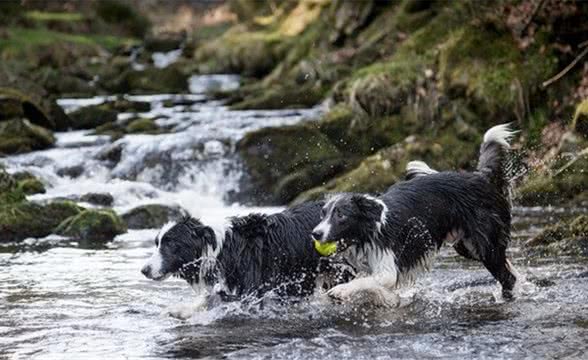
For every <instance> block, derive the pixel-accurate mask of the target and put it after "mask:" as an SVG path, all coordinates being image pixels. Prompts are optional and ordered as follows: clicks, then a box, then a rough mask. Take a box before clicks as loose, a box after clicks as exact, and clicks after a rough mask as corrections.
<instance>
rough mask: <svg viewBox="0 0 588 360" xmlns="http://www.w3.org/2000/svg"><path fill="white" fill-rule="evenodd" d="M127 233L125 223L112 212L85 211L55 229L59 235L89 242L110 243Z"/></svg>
mask: <svg viewBox="0 0 588 360" xmlns="http://www.w3.org/2000/svg"><path fill="white" fill-rule="evenodd" d="M126 231H127V227H126V225H125V223H124V222H123V221H122V220H121V218H120V217H118V215H116V213H115V212H114V211H112V210H84V211H82V212H80V213H79V214H77V215H74V216H71V217H69V218H67V219H65V220H64V221H63V222H61V223H60V224H59V226H57V228H56V229H55V233H56V234H58V235H63V236H67V237H72V238H74V239H82V240H89V241H110V240H112V239H114V237H115V236H117V235H120V234H123V233H125V232H126Z"/></svg>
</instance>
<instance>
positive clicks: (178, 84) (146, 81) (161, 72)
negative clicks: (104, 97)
mask: <svg viewBox="0 0 588 360" xmlns="http://www.w3.org/2000/svg"><path fill="white" fill-rule="evenodd" d="M101 85H102V86H103V87H104V88H105V89H107V90H109V91H113V92H115V93H117V94H125V93H135V94H141V93H151V94H152V93H181V92H186V91H187V90H188V77H187V76H186V74H184V73H183V72H181V71H180V70H178V69H177V68H176V67H174V66H173V64H172V65H170V66H168V67H166V68H163V69H158V68H155V67H149V68H147V69H145V70H127V71H125V72H123V73H122V74H120V75H119V76H118V77H117V78H115V79H111V80H106V81H105V82H103V83H102V84H101Z"/></svg>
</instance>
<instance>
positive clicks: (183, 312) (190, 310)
mask: <svg viewBox="0 0 588 360" xmlns="http://www.w3.org/2000/svg"><path fill="white" fill-rule="evenodd" d="M207 300H208V295H204V294H202V295H198V296H197V297H196V299H194V302H192V303H184V304H176V305H172V306H170V307H168V308H167V309H165V314H167V315H169V316H171V317H173V318H176V319H180V320H186V319H189V318H191V317H192V316H193V315H194V314H195V313H197V312H199V311H202V310H206V308H207V303H208V301H207Z"/></svg>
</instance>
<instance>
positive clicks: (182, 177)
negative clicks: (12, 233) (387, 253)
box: [0, 76, 588, 359]
mask: <svg viewBox="0 0 588 360" xmlns="http://www.w3.org/2000/svg"><path fill="white" fill-rule="evenodd" d="M237 81H238V80H237V79H236V78H234V77H230V76H216V77H210V76H208V77H195V78H193V79H192V94H188V95H184V96H171V95H161V96H141V97H133V99H137V100H145V101H150V102H151V103H152V104H153V109H152V110H151V112H150V113H149V114H144V115H146V116H151V117H157V118H158V119H157V122H158V124H159V125H160V126H166V127H168V128H170V129H172V133H170V134H163V135H129V136H126V137H124V138H122V139H121V140H119V141H117V142H115V143H114V144H112V143H110V141H109V139H108V138H105V137H101V136H90V135H88V134H87V132H73V133H63V134H57V137H58V145H57V147H56V148H54V149H51V150H47V151H39V152H34V153H30V154H25V155H19V156H13V157H9V158H6V159H2V160H3V161H4V162H5V163H6V165H7V167H8V169H9V171H10V172H15V171H19V170H28V171H31V172H33V173H34V174H35V175H37V176H39V177H41V179H42V180H43V181H44V182H45V183H46V185H47V188H48V189H47V190H48V191H47V193H46V194H43V195H35V196H32V197H30V200H34V201H47V200H48V199H52V198H58V197H71V196H75V195H81V194H85V193H88V192H109V193H111V194H112V195H113V196H114V199H115V204H114V207H115V210H116V211H118V212H121V213H122V212H124V211H126V210H128V209H130V208H132V207H135V206H137V205H140V204H148V203H164V204H179V205H181V206H183V207H184V208H185V209H187V210H188V211H190V213H191V214H192V215H194V216H199V217H202V218H203V219H204V220H205V221H208V222H220V221H222V219H223V218H224V217H226V216H231V215H236V214H243V213H247V212H250V211H263V212H272V211H276V210H279V209H276V208H251V207H247V206H243V205H239V204H238V203H232V201H233V200H231V199H232V198H233V195H234V194H238V193H239V190H240V188H241V186H242V185H243V183H245V182H246V179H243V175H242V171H241V168H240V164H239V161H238V159H237V158H236V156H235V154H234V145H235V143H236V141H238V139H239V138H241V137H242V136H243V135H244V134H245V133H246V132H248V131H251V130H254V129H258V128H261V127H265V126H275V125H282V124H293V123H297V122H299V121H311V120H310V119H311V118H312V117H313V115H315V114H316V112H317V111H320V110H318V109H309V110H300V111H298V110H285V111H238V112H236V111H229V110H227V109H226V108H224V107H223V106H222V105H221V104H220V103H219V102H215V101H208V100H206V98H205V96H204V95H203V92H204V91H205V90H206V89H207V88H209V87H210V86H216V87H224V88H231V87H234V86H237V85H236V84H237ZM170 99H172V100H174V99H175V100H176V101H177V102H178V104H184V105H177V106H175V107H171V108H170V107H164V106H163V102H164V101H165V100H170ZM186 99H189V100H192V101H195V103H194V104H192V105H185V102H184V101H183V100H186ZM103 100H104V99H102V98H94V99H84V100H72V99H69V100H68V99H64V100H62V101H61V102H60V103H61V105H62V106H63V107H64V108H65V109H66V110H68V111H69V110H72V109H75V108H76V107H79V106H84V105H88V104H91V103H99V102H101V101H103ZM125 116H126V115H124V114H123V115H121V121H124V119H125ZM113 147H120V148H121V149H122V152H121V161H120V162H119V163H118V164H117V165H116V166H114V167H112V166H109V165H108V163H107V162H106V161H105V160H99V159H101V158H103V157H102V156H101V154H104V153H105V152H108V151H109V150H112V149H113ZM161 154H164V156H163V157H162V155H161ZM75 166H81V167H82V168H83V172H82V175H81V176H80V177H79V178H77V179H71V178H69V177H68V176H65V175H59V174H63V172H62V171H60V170H63V169H64V168H71V167H75ZM569 211H573V212H579V211H585V209H554V208H543V209H539V208H532V209H530V208H517V209H516V216H515V219H514V223H515V236H514V241H513V247H512V249H511V252H510V253H511V256H512V258H513V263H514V264H515V266H517V268H518V269H519V272H520V273H521V274H523V275H524V277H526V279H527V280H526V281H525V282H524V283H523V285H522V286H521V289H520V294H519V295H518V297H517V299H516V300H515V301H512V302H504V301H502V300H501V299H500V297H499V296H498V294H499V290H498V287H497V286H496V285H495V283H494V282H493V281H492V280H491V278H490V275H489V274H488V273H487V272H486V271H485V270H484V269H482V267H481V266H480V265H478V264H476V263H473V262H469V261H463V260H462V259H461V258H459V257H457V256H456V255H455V254H454V252H453V251H452V250H451V249H449V248H445V249H443V251H442V252H441V254H440V255H439V257H438V259H437V261H436V263H435V265H434V267H433V269H432V271H431V272H430V273H428V274H424V275H423V276H422V277H421V278H420V279H419V280H418V282H417V283H416V284H415V286H414V287H412V288H410V289H405V290H403V291H402V293H401V294H402V299H403V305H402V307H400V308H398V309H394V310H386V311H384V310H370V311H368V310H362V311H354V310H353V309H348V308H345V307H343V306H330V307H329V306H325V305H322V304H319V303H318V301H315V300H313V299H309V300H306V301H303V302H301V303H299V304H295V305H291V306H288V307H285V306H283V305H273V304H272V303H269V302H268V303H264V305H263V306H258V305H248V306H245V305H239V304H226V305H223V306H220V307H218V308H215V309H213V310H209V311H203V312H200V313H197V314H196V315H195V316H194V317H193V318H191V319H190V320H188V321H179V320H175V319H172V318H169V317H168V316H166V315H165V314H164V313H163V311H164V309H165V308H166V307H167V306H170V305H173V304H177V303H180V302H189V301H190V299H191V297H192V290H191V289H189V288H188V287H187V286H186V284H185V283H183V282H182V281H179V280H176V279H170V280H168V281H166V282H163V283H155V282H152V281H149V280H147V279H145V278H144V277H143V276H142V275H141V273H140V272H139V269H140V267H141V265H142V263H143V262H144V261H145V259H146V258H147V257H148V256H149V255H150V253H151V251H152V246H153V238H154V236H155V234H156V230H155V229H153V230H140V231H137V230H135V231H130V232H129V233H127V234H124V235H121V236H119V237H117V238H115V239H114V240H113V241H112V242H111V243H109V244H108V245H106V246H102V247H98V248H97V247H96V246H91V245H89V244H86V243H84V242H76V241H71V240H68V239H64V238H60V237H56V236H50V237H48V238H45V239H29V240H26V241H25V242H23V243H20V244H2V245H0V314H1V315H0V359H1V358H15V359H19V358H23V359H25V358H26V359H37V358H38V359H64V358H67V359H86V358H110V359H119V358H131V359H132V358H146V359H160V358H210V359H214V358H229V359H233V358H234V359H238V358H260V359H270V358H276V359H319V358H320V359H362V358H365V359H372V358H381V359H387V358H403V359H421V358H451V359H456V358H457V359H461V358H463V359H470V358H504V359H538V358H571V359H574V358H577V359H581V358H584V359H585V358H587V356H588V355H586V352H587V351H588V299H587V295H588V268H587V265H588V262H587V261H586V260H585V259H575V258H569V257H566V258H540V259H537V258H534V259H528V258H527V257H526V256H525V255H524V253H523V252H522V251H519V249H520V246H521V244H522V242H524V241H525V240H526V239H527V238H528V237H529V236H531V235H532V234H534V233H536V232H537V231H539V230H540V229H541V227H542V226H544V225H545V224H548V223H551V222H553V221H554V219H556V218H557V217H559V216H561V214H562V213H564V212H569Z"/></svg>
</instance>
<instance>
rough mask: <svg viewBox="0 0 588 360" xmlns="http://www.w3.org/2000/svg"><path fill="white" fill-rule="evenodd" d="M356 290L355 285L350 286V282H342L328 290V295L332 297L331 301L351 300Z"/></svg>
mask: <svg viewBox="0 0 588 360" xmlns="http://www.w3.org/2000/svg"><path fill="white" fill-rule="evenodd" d="M354 291H355V287H354V286H350V285H349V284H341V285H337V286H335V287H334V288H332V289H330V290H329V291H327V296H328V297H329V298H330V299H331V301H334V302H336V303H341V302H349V301H351V299H352V296H353V293H354Z"/></svg>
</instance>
